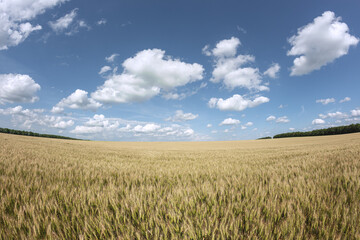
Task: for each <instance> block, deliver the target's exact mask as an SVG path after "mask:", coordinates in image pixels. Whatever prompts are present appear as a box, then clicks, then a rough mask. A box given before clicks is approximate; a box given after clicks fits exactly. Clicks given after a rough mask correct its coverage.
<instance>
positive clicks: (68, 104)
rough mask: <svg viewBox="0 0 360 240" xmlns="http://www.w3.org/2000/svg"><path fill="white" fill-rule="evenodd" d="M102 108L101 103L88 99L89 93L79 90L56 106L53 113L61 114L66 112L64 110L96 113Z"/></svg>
mask: <svg viewBox="0 0 360 240" xmlns="http://www.w3.org/2000/svg"><path fill="white" fill-rule="evenodd" d="M101 106H102V104H101V103H99V102H96V101H95V100H94V99H92V98H89V97H88V92H86V91H84V90H81V89H77V90H76V91H75V92H73V93H72V94H71V95H70V96H68V97H67V98H63V99H61V101H60V102H59V103H58V104H56V105H55V106H54V107H53V109H52V110H51V111H52V112H53V113H60V112H63V111H64V108H71V109H83V110H92V111H94V110H96V109H98V108H99V107H101Z"/></svg>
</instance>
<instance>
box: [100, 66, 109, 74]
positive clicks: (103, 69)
mask: <svg viewBox="0 0 360 240" xmlns="http://www.w3.org/2000/svg"><path fill="white" fill-rule="evenodd" d="M110 70H111V67H110V66H103V67H102V68H101V69H100V72H99V74H103V73H106V72H108V71H110Z"/></svg>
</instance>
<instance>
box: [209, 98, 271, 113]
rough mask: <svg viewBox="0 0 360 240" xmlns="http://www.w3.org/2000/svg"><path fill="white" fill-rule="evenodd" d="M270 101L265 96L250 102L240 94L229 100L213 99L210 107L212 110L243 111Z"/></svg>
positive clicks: (210, 101)
mask: <svg viewBox="0 0 360 240" xmlns="http://www.w3.org/2000/svg"><path fill="white" fill-rule="evenodd" d="M269 101H270V99H269V98H267V97H263V96H260V97H256V98H255V99H254V100H250V99H246V98H243V97H242V96H241V95H239V94H235V95H233V96H232V97H230V98H228V99H222V98H211V99H210V100H209V102H208V106H209V107H210V108H218V109H220V110H222V111H243V110H245V109H246V108H253V107H256V106H258V105H260V104H263V103H267V102H269Z"/></svg>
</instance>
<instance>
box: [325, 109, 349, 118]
mask: <svg viewBox="0 0 360 240" xmlns="http://www.w3.org/2000/svg"><path fill="white" fill-rule="evenodd" d="M319 117H320V118H322V119H325V118H347V117H348V115H347V114H346V113H342V112H339V111H337V112H330V113H327V114H319Z"/></svg>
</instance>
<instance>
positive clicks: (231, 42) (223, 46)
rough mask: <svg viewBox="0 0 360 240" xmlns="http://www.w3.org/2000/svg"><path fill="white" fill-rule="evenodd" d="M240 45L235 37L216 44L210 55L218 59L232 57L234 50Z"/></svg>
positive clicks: (234, 53)
mask: <svg viewBox="0 0 360 240" xmlns="http://www.w3.org/2000/svg"><path fill="white" fill-rule="evenodd" d="M240 45H241V42H240V40H239V39H238V38H236V37H232V38H230V39H224V40H221V41H220V42H218V43H217V44H216V47H215V48H214V49H213V50H212V54H213V55H214V56H215V57H219V58H223V57H234V56H235V55H236V50H237V48H238V47H239V46H240ZM205 47H206V46H205Z"/></svg>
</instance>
